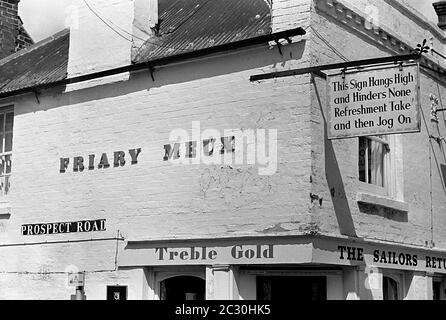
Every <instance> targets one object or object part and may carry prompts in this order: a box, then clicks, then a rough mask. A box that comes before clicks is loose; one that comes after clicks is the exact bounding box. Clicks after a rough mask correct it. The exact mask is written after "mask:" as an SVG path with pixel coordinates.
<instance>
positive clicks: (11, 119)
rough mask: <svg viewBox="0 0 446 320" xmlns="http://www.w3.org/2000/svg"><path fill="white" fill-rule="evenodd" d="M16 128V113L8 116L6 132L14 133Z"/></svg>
mask: <svg viewBox="0 0 446 320" xmlns="http://www.w3.org/2000/svg"><path fill="white" fill-rule="evenodd" d="M13 126H14V113H12V112H11V113H8V114H6V131H12V128H13Z"/></svg>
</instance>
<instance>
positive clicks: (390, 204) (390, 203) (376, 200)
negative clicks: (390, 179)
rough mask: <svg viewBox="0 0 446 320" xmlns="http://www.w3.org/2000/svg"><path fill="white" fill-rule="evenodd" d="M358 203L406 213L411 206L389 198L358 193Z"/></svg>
mask: <svg viewBox="0 0 446 320" xmlns="http://www.w3.org/2000/svg"><path fill="white" fill-rule="evenodd" d="M357 201H358V203H364V204H371V205H376V206H381V207H385V208H388V209H392V210H397V211H401V212H406V213H407V212H409V204H408V203H407V202H402V201H398V200H394V199H390V198H388V197H383V196H377V195H373V194H369V193H363V192H358V194H357Z"/></svg>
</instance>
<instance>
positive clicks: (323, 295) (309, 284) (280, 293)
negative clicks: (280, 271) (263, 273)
mask: <svg viewBox="0 0 446 320" xmlns="http://www.w3.org/2000/svg"><path fill="white" fill-rule="evenodd" d="M257 299H258V300H260V301H281V300H294V301H325V300H327V278H326V277H257Z"/></svg>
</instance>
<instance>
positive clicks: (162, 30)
mask: <svg viewBox="0 0 446 320" xmlns="http://www.w3.org/2000/svg"><path fill="white" fill-rule="evenodd" d="M159 19H160V23H159V36H158V37H153V38H151V39H150V40H148V41H147V42H146V43H145V45H144V46H143V47H142V48H141V49H140V52H139V54H138V55H137V57H136V61H135V62H147V61H150V60H152V59H157V58H162V57H166V56H171V55H176V54H181V53H185V52H190V51H194V50H200V49H205V48H209V47H214V46H218V45H222V44H226V43H230V42H235V41H239V40H245V39H249V38H253V37H256V36H262V35H266V34H270V33H271V13H270V8H269V6H268V4H267V2H266V0H160V2H159Z"/></svg>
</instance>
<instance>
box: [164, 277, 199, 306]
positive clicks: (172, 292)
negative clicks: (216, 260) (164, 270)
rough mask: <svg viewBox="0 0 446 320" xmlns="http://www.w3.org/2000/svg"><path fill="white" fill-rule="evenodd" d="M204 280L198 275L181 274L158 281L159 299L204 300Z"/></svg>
mask: <svg viewBox="0 0 446 320" xmlns="http://www.w3.org/2000/svg"><path fill="white" fill-rule="evenodd" d="M205 290H206V281H204V280H203V279H201V278H198V277H190V276H181V277H174V278H169V279H166V280H164V281H161V283H160V299H161V300H173V301H186V300H205V292H206V291H205Z"/></svg>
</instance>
